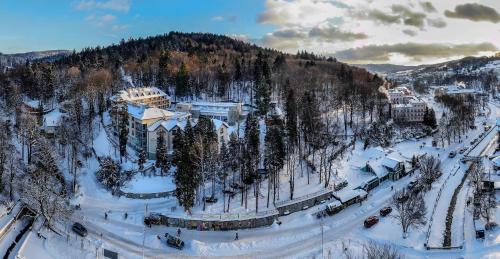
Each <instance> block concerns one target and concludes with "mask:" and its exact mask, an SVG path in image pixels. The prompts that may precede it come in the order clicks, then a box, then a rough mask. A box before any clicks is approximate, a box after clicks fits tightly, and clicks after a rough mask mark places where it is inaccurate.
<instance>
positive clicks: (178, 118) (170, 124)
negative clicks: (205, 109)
mask: <svg viewBox="0 0 500 259" xmlns="http://www.w3.org/2000/svg"><path fill="white" fill-rule="evenodd" d="M173 114H174V115H173V116H172V117H170V118H168V119H161V120H159V121H157V122H155V123H153V124H151V125H150V126H149V127H148V131H155V130H156V129H157V128H158V127H160V126H162V127H163V128H164V129H165V130H167V131H171V130H172V129H174V128H176V127H178V128H180V129H182V130H184V128H185V127H186V124H187V120H188V119H189V114H188V113H185V112H176V113H173ZM191 125H192V126H194V125H196V121H194V120H191Z"/></svg>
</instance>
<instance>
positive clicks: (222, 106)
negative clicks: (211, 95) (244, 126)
mask: <svg viewBox="0 0 500 259" xmlns="http://www.w3.org/2000/svg"><path fill="white" fill-rule="evenodd" d="M242 105H243V104H242V103H236V102H234V103H233V102H191V103H186V102H181V103H177V104H176V105H175V110H176V111H179V112H189V113H191V114H192V115H193V118H196V119H197V118H199V117H200V116H205V117H208V118H211V119H216V120H220V121H223V122H226V123H228V124H229V125H234V124H236V123H237V122H238V121H239V120H240V119H241V117H242V115H243V113H242Z"/></svg>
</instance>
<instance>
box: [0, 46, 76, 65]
mask: <svg viewBox="0 0 500 259" xmlns="http://www.w3.org/2000/svg"><path fill="white" fill-rule="evenodd" d="M69 54H71V51H69V50H46V51H32V52H26V53H15V54H2V53H0V65H2V66H14V65H16V64H20V63H24V62H26V60H55V59H58V58H61V57H63V56H67V55H69Z"/></svg>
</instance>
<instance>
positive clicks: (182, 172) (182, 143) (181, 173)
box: [173, 120, 200, 212]
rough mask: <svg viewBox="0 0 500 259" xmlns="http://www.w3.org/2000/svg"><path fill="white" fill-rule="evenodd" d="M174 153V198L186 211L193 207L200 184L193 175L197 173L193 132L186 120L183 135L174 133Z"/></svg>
mask: <svg viewBox="0 0 500 259" xmlns="http://www.w3.org/2000/svg"><path fill="white" fill-rule="evenodd" d="M174 138H175V139H176V142H175V151H174V161H173V162H174V164H175V165H176V167H177V171H176V173H175V177H174V182H175V186H176V189H175V196H176V197H177V201H178V202H179V204H180V205H181V206H182V207H183V208H184V210H186V211H188V212H189V211H190V209H191V208H192V207H193V206H194V200H195V197H196V188H197V187H198V185H199V182H200V176H199V175H198V174H197V173H195V172H197V171H198V168H197V165H198V163H197V162H196V161H193V160H194V159H195V158H196V155H195V154H194V151H195V150H194V148H193V144H194V131H193V129H192V127H191V123H190V121H189V120H188V122H187V124H186V127H185V128H184V133H183V132H181V131H180V130H179V131H176V132H175V137H174Z"/></svg>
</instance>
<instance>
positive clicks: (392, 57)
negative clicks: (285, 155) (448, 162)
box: [0, 0, 500, 65]
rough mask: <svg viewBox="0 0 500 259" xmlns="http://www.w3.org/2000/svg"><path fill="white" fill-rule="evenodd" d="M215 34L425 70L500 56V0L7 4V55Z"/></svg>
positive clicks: (6, 0) (3, 0)
mask: <svg viewBox="0 0 500 259" xmlns="http://www.w3.org/2000/svg"><path fill="white" fill-rule="evenodd" d="M169 31H183V32H212V33H217V34H224V35H229V36H233V37H237V38H238V39H243V40H247V41H251V42H253V43H256V44H258V45H261V46H265V47H270V48H275V49H279V50H282V51H285V52H289V53H296V52H297V50H307V51H313V52H315V53H318V54H321V55H325V56H335V57H337V58H338V59H339V60H342V61H345V62H348V63H393V64H411V65H416V64H423V63H436V62H444V61H447V60H451V59H457V58H461V57H464V56H480V55H492V54H494V53H495V52H498V51H500V1H499V0H453V1H443V0H65V1H64V0H0V52H3V53H18V52H26V51H33V50H51V49H70V50H71V49H76V50H79V49H81V48H83V47H87V46H97V45H101V46H106V45H109V44H111V43H117V42H119V41H120V39H122V38H125V39H128V38H130V37H134V38H136V37H141V36H152V35H157V34H163V33H166V32H169Z"/></svg>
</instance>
